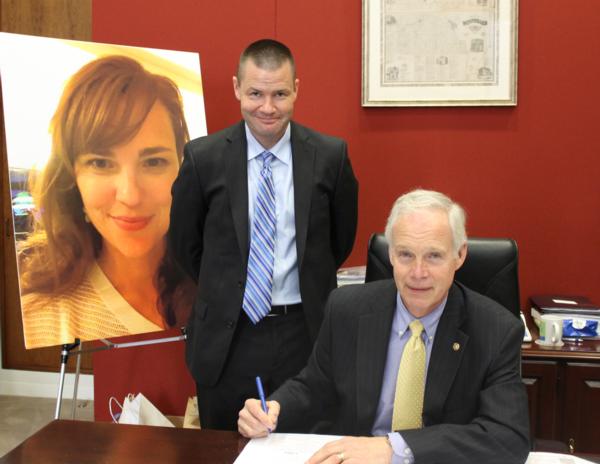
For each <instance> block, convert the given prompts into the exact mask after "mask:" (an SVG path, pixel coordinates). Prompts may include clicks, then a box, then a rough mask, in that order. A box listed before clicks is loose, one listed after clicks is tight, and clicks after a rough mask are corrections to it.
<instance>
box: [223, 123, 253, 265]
mask: <svg viewBox="0 0 600 464" xmlns="http://www.w3.org/2000/svg"><path fill="white" fill-rule="evenodd" d="M227 141H228V145H227V146H226V147H225V152H224V153H223V155H224V156H225V163H226V169H227V191H228V192H229V199H230V202H231V214H232V216H233V224H234V227H235V233H236V236H237V239H238V244H239V247H240V252H241V254H242V258H243V259H244V267H245V264H246V260H247V259H248V242H249V240H248V149H247V146H248V144H247V141H246V133H245V129H244V122H243V121H242V122H241V123H240V124H238V125H237V126H235V127H233V128H232V130H231V133H230V134H229V136H228V137H227Z"/></svg>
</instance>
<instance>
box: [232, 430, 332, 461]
mask: <svg viewBox="0 0 600 464" xmlns="http://www.w3.org/2000/svg"><path fill="white" fill-rule="evenodd" d="M340 438H342V437H340V436H336V435H314V434H303V433H272V434H270V435H269V436H268V437H265V438H253V439H252V440H250V442H249V443H248V444H247V445H246V447H245V448H244V449H243V450H242V452H241V453H240V455H239V456H238V458H237V459H236V460H235V463H234V464H256V463H257V462H259V463H261V464H288V463H289V464H296V463H298V464H304V463H305V462H306V461H308V458H310V457H311V456H312V455H313V454H315V453H316V452H317V451H318V450H319V449H321V448H322V447H323V445H325V444H326V443H329V442H330V441H334V440H338V439H340Z"/></svg>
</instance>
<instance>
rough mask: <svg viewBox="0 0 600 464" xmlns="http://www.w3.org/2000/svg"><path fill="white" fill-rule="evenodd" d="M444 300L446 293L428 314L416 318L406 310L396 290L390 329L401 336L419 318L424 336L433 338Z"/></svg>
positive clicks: (445, 299) (446, 298)
mask: <svg viewBox="0 0 600 464" xmlns="http://www.w3.org/2000/svg"><path fill="white" fill-rule="evenodd" d="M446 301H448V295H446V297H445V298H444V299H443V300H442V302H441V303H440V304H439V305H438V306H436V307H435V308H434V310H433V311H431V312H430V313H429V314H427V315H426V316H423V317H421V318H416V317H415V316H413V315H412V314H411V313H410V312H409V311H408V309H406V306H404V302H403V301H402V298H401V297H400V292H398V293H397V294H396V313H395V314H394V322H393V324H392V331H393V332H394V333H397V334H398V335H399V336H400V337H401V336H402V335H403V334H404V332H406V330H408V325H409V324H410V323H411V322H412V321H414V320H415V319H419V320H420V321H421V323H422V324H423V329H424V330H423V331H424V332H425V336H426V338H427V339H429V340H433V337H435V331H436V330H437V326H438V322H439V321H440V317H441V316H442V313H443V312H444V308H445V307H446Z"/></svg>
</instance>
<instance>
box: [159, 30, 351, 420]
mask: <svg viewBox="0 0 600 464" xmlns="http://www.w3.org/2000/svg"><path fill="white" fill-rule="evenodd" d="M298 86H299V81H298V79H297V78H296V71H295V65H294V59H293V57H292V54H291V52H290V50H289V49H288V48H287V47H286V46H285V45H283V44H282V43H280V42H277V41H275V40H269V39H265V40H259V41H257V42H254V43H252V44H250V45H249V46H248V47H247V48H246V50H244V52H243V53H242V55H241V57H240V61H239V65H238V70H237V75H236V76H235V77H233V90H234V92H235V96H236V98H237V99H238V100H239V101H240V104H241V112H242V117H243V119H244V120H243V121H241V122H240V123H238V124H235V125H234V126H231V127H229V128H227V129H225V130H222V131H220V132H218V133H216V134H212V135H209V136H207V137H202V138H199V139H196V140H193V141H191V142H189V143H188V144H187V145H186V147H185V150H184V161H183V164H182V166H181V169H180V171H179V176H178V178H177V180H176V181H175V183H174V185H173V191H172V193H173V204H172V208H171V226H170V230H169V244H170V246H171V248H172V251H173V252H174V256H175V257H176V259H177V260H178V261H179V263H180V264H181V265H182V266H183V267H184V269H185V270H186V271H187V272H188V273H189V275H190V276H191V277H192V278H193V279H194V280H195V281H197V282H198V293H197V297H196V301H195V303H194V311H193V314H192V316H191V318H190V321H189V323H188V325H187V336H188V338H187V343H186V360H187V365H188V368H189V369H190V372H191V373H192V375H193V377H194V379H195V380H196V385H197V391H198V406H199V411H200V420H201V423H202V427H205V428H216V429H225V430H235V429H236V428H237V425H236V423H237V415H238V411H239V409H240V408H241V407H242V406H243V403H244V400H245V399H246V398H248V397H249V396H254V395H256V383H255V377H256V376H261V377H262V380H263V383H264V386H265V390H268V391H274V390H275V389H276V388H277V387H278V386H279V385H280V384H281V383H283V382H284V381H285V380H286V379H287V378H289V377H291V376H293V375H295V374H297V373H298V372H299V370H300V369H301V368H302V367H304V365H305V364H306V360H307V358H308V355H309V354H310V350H311V348H312V344H313V342H314V340H315V339H316V336H317V333H318V331H319V328H320V326H321V322H322V320H323V307H324V304H325V301H326V299H327V296H328V294H329V292H330V291H331V290H332V289H334V288H335V287H336V270H337V269H338V268H339V266H340V265H341V264H342V263H343V262H344V260H345V259H346V258H347V257H348V255H349V254H350V251H351V250H352V246H353V244H354V237H355V233H356V223H357V197H358V184H357V181H356V179H355V177H354V174H353V172H352V167H351V165H350V161H349V159H348V153H347V148H346V143H345V142H344V141H343V140H340V139H337V138H333V137H329V136H326V135H322V134H319V133H317V132H315V131H313V130H311V129H308V128H306V127H303V126H301V125H299V124H296V123H295V122H293V121H291V117H292V112H293V108H294V102H295V100H296V97H297V94H298Z"/></svg>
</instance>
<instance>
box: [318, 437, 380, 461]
mask: <svg viewBox="0 0 600 464" xmlns="http://www.w3.org/2000/svg"><path fill="white" fill-rule="evenodd" d="M340 462H344V463H347V464H353V463H356V464H358V463H373V464H389V463H391V462H392V447H391V446H390V444H389V442H388V440H387V438H386V437H344V438H342V439H340V440H335V441H331V442H329V443H327V444H326V445H325V446H323V448H321V449H320V450H319V451H317V452H316V453H315V454H313V455H312V456H311V457H310V459H309V460H308V464H321V463H323V464H339V463H340Z"/></svg>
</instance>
